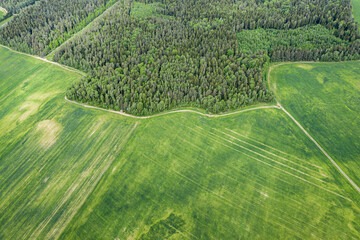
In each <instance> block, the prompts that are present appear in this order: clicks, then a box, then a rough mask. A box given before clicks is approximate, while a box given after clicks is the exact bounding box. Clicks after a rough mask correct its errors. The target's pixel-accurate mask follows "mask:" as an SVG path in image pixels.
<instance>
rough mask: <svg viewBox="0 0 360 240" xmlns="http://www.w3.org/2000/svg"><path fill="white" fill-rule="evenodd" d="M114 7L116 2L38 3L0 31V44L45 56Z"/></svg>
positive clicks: (53, 0)
mask: <svg viewBox="0 0 360 240" xmlns="http://www.w3.org/2000/svg"><path fill="white" fill-rule="evenodd" d="M9 2H10V4H11V1H9ZM113 3H114V0H91V1H87V0H72V1H66V0H60V1H59V0H48V1H44V0H41V1H37V2H36V4H34V5H32V6H31V7H27V8H25V9H23V10H22V11H21V12H20V13H19V14H18V15H16V16H14V18H13V19H12V20H11V22H9V23H8V24H6V26H5V27H2V28H1V29H0V43H2V44H4V45H7V46H9V47H11V48H13V49H15V50H18V51H22V52H26V53H30V54H35V55H40V56H46V55H47V54H49V53H50V52H51V51H52V50H54V49H55V48H57V47H58V46H60V45H61V44H62V43H63V42H65V41H66V40H67V39H69V38H70V37H71V36H72V35H73V34H74V33H76V32H78V31H80V30H81V29H82V28H84V27H85V26H86V25H87V24H89V23H90V22H91V21H92V20H93V19H95V18H96V17H97V16H99V15H100V14H101V13H102V12H103V11H105V10H106V8H107V7H109V6H110V5H111V4H113Z"/></svg>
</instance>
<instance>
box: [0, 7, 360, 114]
mask: <svg viewBox="0 0 360 240" xmlns="http://www.w3.org/2000/svg"><path fill="white" fill-rule="evenodd" d="M52 1H53V0H50V1H46V2H45V1H39V2H38V3H37V4H36V5H34V6H32V7H30V8H26V9H25V10H24V11H22V12H21V13H20V14H19V15H18V16H16V18H17V19H14V21H11V22H10V24H8V25H7V26H6V27H4V28H3V29H0V42H1V43H2V44H5V45H8V46H10V47H13V48H15V49H18V50H21V51H24V52H28V53H31V54H38V55H41V56H45V55H48V54H49V53H51V52H52V51H53V50H54V49H55V48H57V47H58V46H60V45H61V44H62V43H63V42H65V40H67V39H69V38H70V37H71V36H72V35H73V34H74V33H75V32H77V31H79V29H82V28H84V26H86V25H87V24H88V23H89V22H90V21H91V20H92V19H94V18H95V17H96V16H98V15H99V14H100V13H101V12H103V11H104V10H105V9H106V8H107V7H109V6H111V5H112V4H113V3H114V2H111V1H106V0H98V1H95V0H93V1H84V0H76V1H71V4H66V5H64V4H63V2H62V1H57V2H55V1H54V2H52ZM45 9H46V10H45ZM39 11H40V12H44V14H41V15H38V14H36V13H37V12H39ZM351 11H352V9H351V5H350V1H349V0H339V1H338V0H336V1H335V0H330V1H321V0H305V1H300V0H274V1H263V0H255V1H250V0H241V1H240V0H182V1H175V0H139V1H136V2H135V1H132V0H121V1H118V2H117V3H116V4H115V5H113V6H112V7H111V9H110V10H109V11H108V12H106V13H104V14H103V15H102V16H100V17H99V18H98V19H97V21H94V22H92V24H91V26H90V27H89V28H87V29H86V31H83V32H82V33H81V34H78V35H77V36H75V37H73V38H71V39H70V40H69V41H67V42H66V43H65V44H63V45H61V46H60V47H59V49H57V51H56V52H55V54H54V60H55V61H57V62H59V63H62V64H65V65H68V66H72V67H75V68H77V69H79V70H82V71H84V72H86V73H87V76H86V77H84V78H83V79H82V80H81V81H79V82H76V83H74V84H73V85H72V86H71V87H70V88H69V89H68V90H67V92H66V96H67V97H68V98H69V99H71V100H76V101H79V102H85V103H88V104H92V105H96V106H100V107H103V108H111V109H115V110H121V111H124V112H127V113H131V114H134V115H149V114H153V113H156V112H160V111H164V110H169V109H173V108H176V107H199V108H203V109H205V110H207V111H209V112H212V113H220V112H224V111H229V110H233V109H237V108H240V107H243V106H247V105H250V104H255V103H259V102H271V101H273V99H274V97H273V94H272V93H271V92H270V91H269V90H268V89H267V88H266V85H265V81H266V79H265V77H266V75H265V74H264V71H265V69H266V68H267V66H268V64H269V63H270V62H279V61H305V60H306V61H307V60H311V61H340V60H355V59H359V58H360V55H359V53H360V40H359V38H360V36H359V29H358V24H357V23H356V22H355V21H354V19H353V18H352V16H351ZM30 19H34V20H33V21H30ZM35 30H36V31H35Z"/></svg>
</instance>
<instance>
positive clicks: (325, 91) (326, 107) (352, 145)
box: [270, 62, 360, 185]
mask: <svg viewBox="0 0 360 240" xmlns="http://www.w3.org/2000/svg"><path fill="white" fill-rule="evenodd" d="M270 79H271V84H272V86H273V89H274V90H275V91H276V95H277V98H278V100H279V101H280V102H281V104H282V105H283V106H284V107H285V108H286V109H287V110H288V111H289V112H290V113H291V114H292V115H293V116H294V117H295V118H296V119H297V120H298V121H299V122H301V123H302V125H303V127H305V129H306V130H308V132H309V133H310V134H311V135H312V136H313V137H314V138H315V139H316V140H317V141H318V142H319V143H320V145H321V146H322V147H323V148H324V149H325V150H326V151H327V152H328V153H329V154H330V155H331V156H332V157H333V158H334V159H335V160H336V162H337V163H338V164H339V165H340V166H341V167H342V168H343V170H344V171H345V172H346V173H347V174H348V175H349V177H350V178H351V179H352V180H353V181H354V182H355V183H356V184H357V185H360V175H359V169H360V163H359V161H358V160H359V158H360V137H359V136H360V118H359V116H360V98H359V96H360V83H359V82H360V62H347V63H316V64H286V65H282V66H278V67H275V68H274V70H273V71H272V72H271V78H270Z"/></svg>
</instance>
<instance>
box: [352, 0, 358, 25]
mask: <svg viewBox="0 0 360 240" xmlns="http://www.w3.org/2000/svg"><path fill="white" fill-rule="evenodd" d="M351 5H352V8H353V15H354V18H355V20H356V21H357V22H358V23H359V24H360V0H351Z"/></svg>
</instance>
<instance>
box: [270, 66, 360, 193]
mask: <svg viewBox="0 0 360 240" xmlns="http://www.w3.org/2000/svg"><path fill="white" fill-rule="evenodd" d="M300 63H310V64H314V63H318V62H284V63H280V64H277V65H274V66H271V67H270V68H269V72H268V75H267V76H268V79H267V81H268V84H269V89H271V85H270V73H271V71H272V70H273V69H274V68H276V67H278V66H282V65H285V64H300ZM328 63H334V62H328ZM274 94H275V92H274ZM276 102H277V105H278V107H279V109H281V110H282V111H283V112H284V113H286V115H288V116H289V117H290V118H291V120H293V122H294V123H295V124H296V125H297V126H298V127H299V128H300V129H301V130H302V131H303V132H304V133H305V135H306V136H307V137H308V138H309V139H310V140H311V141H312V142H313V143H314V144H315V145H316V146H317V147H318V149H319V150H320V151H321V152H322V153H323V154H324V155H325V157H327V159H329V160H330V162H331V163H332V165H333V166H334V167H335V168H336V169H337V170H338V171H339V172H340V173H341V174H342V175H343V176H344V177H345V178H346V180H347V181H348V182H349V183H350V184H351V185H352V186H353V187H354V188H355V189H356V190H357V191H358V192H359V193H360V188H359V187H358V186H357V185H356V183H355V182H354V181H353V180H352V179H351V178H350V177H349V176H348V175H347V174H346V173H345V172H344V171H343V170H342V169H341V168H340V166H339V165H338V164H337V163H336V162H335V160H334V159H333V158H332V157H330V155H329V154H328V153H327V152H326V151H325V150H324V149H323V148H322V147H321V146H320V144H319V143H318V142H317V141H316V140H315V139H314V138H313V137H312V136H311V135H310V134H309V133H308V132H307V131H306V130H305V128H304V127H303V126H301V124H300V123H299V122H298V121H297V120H296V119H295V118H294V117H293V116H292V115H291V114H290V113H289V112H288V111H287V110H286V109H285V108H284V107H283V106H282V105H281V104H280V102H279V101H278V100H277V99H276Z"/></svg>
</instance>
